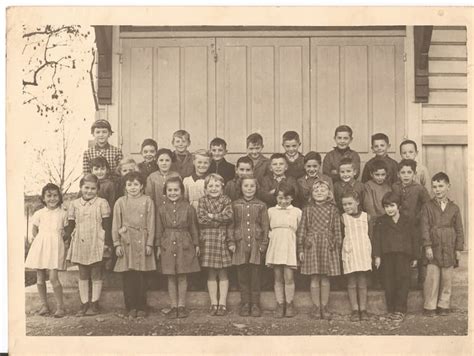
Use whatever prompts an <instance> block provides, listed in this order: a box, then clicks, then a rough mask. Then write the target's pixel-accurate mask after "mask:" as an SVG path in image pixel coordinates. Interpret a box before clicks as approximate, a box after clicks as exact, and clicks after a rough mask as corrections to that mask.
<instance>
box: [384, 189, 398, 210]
mask: <svg viewBox="0 0 474 356" xmlns="http://www.w3.org/2000/svg"><path fill="white" fill-rule="evenodd" d="M400 202H401V199H400V195H399V194H397V193H395V192H388V193H385V195H384V196H383V198H382V205H383V206H384V207H385V206H387V205H390V204H397V206H398V207H399V208H400Z"/></svg>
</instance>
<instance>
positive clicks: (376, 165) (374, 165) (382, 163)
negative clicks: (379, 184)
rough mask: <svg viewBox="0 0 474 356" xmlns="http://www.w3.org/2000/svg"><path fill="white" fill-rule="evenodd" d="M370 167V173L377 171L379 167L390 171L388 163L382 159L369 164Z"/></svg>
mask: <svg viewBox="0 0 474 356" xmlns="http://www.w3.org/2000/svg"><path fill="white" fill-rule="evenodd" d="M368 168H369V173H375V172H377V171H378V170H379V169H385V172H386V173H388V168H387V164H386V163H385V161H383V160H381V159H376V160H374V161H373V162H372V164H369V167H368Z"/></svg>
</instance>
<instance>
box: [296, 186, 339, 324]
mask: <svg viewBox="0 0 474 356" xmlns="http://www.w3.org/2000/svg"><path fill="white" fill-rule="evenodd" d="M297 236H298V256H299V259H300V261H301V274H307V275H310V276H311V299H312V301H313V304H314V310H313V312H312V313H311V315H312V317H314V318H316V319H319V318H323V319H328V320H329V319H330V318H331V314H330V313H329V311H328V309H327V305H328V301H329V291H330V284H329V277H330V276H338V275H340V274H341V259H340V253H341V243H342V236H341V222H340V216H339V212H338V210H337V207H336V206H335V205H334V202H333V198H332V193H331V190H330V188H329V183H328V182H327V181H324V180H322V179H319V180H317V181H316V182H315V183H314V184H313V189H312V197H311V200H310V202H309V203H308V205H307V206H306V207H305V208H304V209H303V216H302V219H301V223H300V225H299V227H298V232H297Z"/></svg>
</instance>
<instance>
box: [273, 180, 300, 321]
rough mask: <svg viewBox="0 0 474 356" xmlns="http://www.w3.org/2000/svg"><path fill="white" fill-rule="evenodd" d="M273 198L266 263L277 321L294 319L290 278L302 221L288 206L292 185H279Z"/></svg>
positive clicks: (291, 199)
mask: <svg viewBox="0 0 474 356" xmlns="http://www.w3.org/2000/svg"><path fill="white" fill-rule="evenodd" d="M275 196H276V201H277V205H276V206H274V207H271V208H270V209H268V217H269V219H270V229H271V231H270V233H269V238H270V243H269V245H268V251H267V256H266V263H267V265H268V266H270V267H272V268H273V272H274V275H275V298H276V300H277V309H276V311H275V316H276V317H277V318H282V317H284V316H287V317H293V316H294V315H295V310H294V306H293V296H294V295H295V281H294V278H293V274H294V270H295V269H296V265H297V260H296V230H297V228H298V224H299V223H300V220H301V210H300V209H299V208H296V207H294V206H293V205H291V202H292V201H293V200H294V199H295V196H296V191H295V188H294V186H293V185H292V184H290V183H288V182H282V183H281V184H279V185H278V187H277V188H276V191H275ZM285 301H286V305H285Z"/></svg>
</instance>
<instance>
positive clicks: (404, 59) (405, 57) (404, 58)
mask: <svg viewBox="0 0 474 356" xmlns="http://www.w3.org/2000/svg"><path fill="white" fill-rule="evenodd" d="M403 61H404V62H406V61H407V54H406V53H403Z"/></svg>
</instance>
